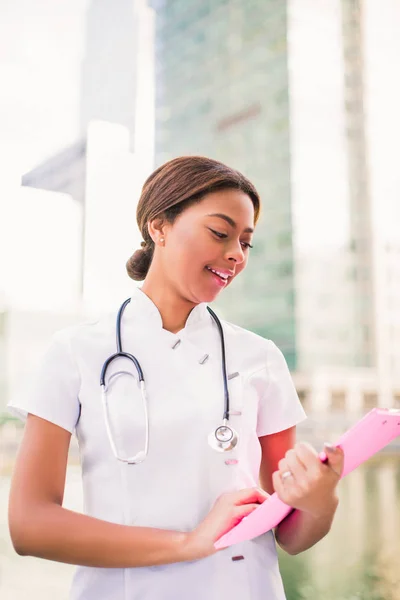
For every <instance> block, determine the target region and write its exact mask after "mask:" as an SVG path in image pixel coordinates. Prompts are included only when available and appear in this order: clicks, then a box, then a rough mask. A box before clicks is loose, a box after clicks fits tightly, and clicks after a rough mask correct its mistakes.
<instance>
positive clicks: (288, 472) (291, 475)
mask: <svg viewBox="0 0 400 600" xmlns="http://www.w3.org/2000/svg"><path fill="white" fill-rule="evenodd" d="M289 477H293V473H292V471H284V472H283V473H282V475H281V479H282V481H285V480H286V479H288V478H289Z"/></svg>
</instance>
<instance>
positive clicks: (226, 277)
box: [207, 267, 229, 281]
mask: <svg viewBox="0 0 400 600" xmlns="http://www.w3.org/2000/svg"><path fill="white" fill-rule="evenodd" d="M207 269H208V270H209V271H211V273H215V275H218V277H221V279H223V280H224V281H226V280H227V279H228V277H229V275H227V274H226V273H220V271H217V270H216V269H212V268H211V267H207Z"/></svg>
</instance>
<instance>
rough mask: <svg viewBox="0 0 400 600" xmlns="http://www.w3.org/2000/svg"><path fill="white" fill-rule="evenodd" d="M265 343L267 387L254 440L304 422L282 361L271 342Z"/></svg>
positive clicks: (288, 374) (280, 354)
mask: <svg viewBox="0 0 400 600" xmlns="http://www.w3.org/2000/svg"><path fill="white" fill-rule="evenodd" d="M268 343H269V346H268V354H267V373H268V383H267V388H266V390H265V392H264V394H263V396H262V397H261V399H260V402H259V408H258V419H257V435H258V437H261V436H263V435H269V434H271V433H277V432H278V431H283V430H284V429H289V427H293V426H295V425H297V424H298V423H300V422H301V421H303V420H304V419H305V418H306V414H305V412H304V410H303V407H302V405H301V403H300V400H299V397H298V395H297V392H296V388H295V386H294V383H293V380H292V377H291V375H290V371H289V368H288V366H287V363H286V360H285V357H284V356H283V354H282V352H281V351H280V350H279V348H278V347H277V346H276V345H275V344H274V343H273V342H271V341H269V342H268Z"/></svg>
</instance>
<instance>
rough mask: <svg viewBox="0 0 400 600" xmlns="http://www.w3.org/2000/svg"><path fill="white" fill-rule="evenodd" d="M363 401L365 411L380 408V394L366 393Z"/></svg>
mask: <svg viewBox="0 0 400 600" xmlns="http://www.w3.org/2000/svg"><path fill="white" fill-rule="evenodd" d="M363 400H364V402H363V404H364V410H371V409H372V408H375V407H376V406H378V394H376V393H375V392H365V393H364V398H363Z"/></svg>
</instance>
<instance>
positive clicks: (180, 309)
mask: <svg viewBox="0 0 400 600" xmlns="http://www.w3.org/2000/svg"><path fill="white" fill-rule="evenodd" d="M141 290H142V292H144V293H145V294H146V296H148V297H149V298H150V300H151V301H152V302H154V304H155V305H156V306H157V308H158V310H159V312H160V315H161V319H162V323H163V328H164V329H166V330H167V331H171V333H177V332H178V331H180V330H181V329H183V328H184V327H185V323H186V321H187V318H188V316H189V313H190V312H191V311H192V309H193V308H194V306H195V304H193V303H192V302H188V301H187V300H185V299H183V298H182V297H181V296H179V295H178V294H177V293H176V291H174V290H172V289H171V288H170V287H169V286H168V285H166V284H165V285H162V284H161V285H160V281H159V280H158V281H157V282H155V281H154V278H153V277H151V276H149V275H148V276H147V277H146V279H145V281H144V282H143V285H142V287H141Z"/></svg>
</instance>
